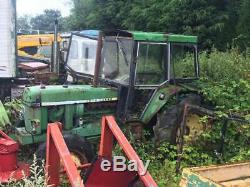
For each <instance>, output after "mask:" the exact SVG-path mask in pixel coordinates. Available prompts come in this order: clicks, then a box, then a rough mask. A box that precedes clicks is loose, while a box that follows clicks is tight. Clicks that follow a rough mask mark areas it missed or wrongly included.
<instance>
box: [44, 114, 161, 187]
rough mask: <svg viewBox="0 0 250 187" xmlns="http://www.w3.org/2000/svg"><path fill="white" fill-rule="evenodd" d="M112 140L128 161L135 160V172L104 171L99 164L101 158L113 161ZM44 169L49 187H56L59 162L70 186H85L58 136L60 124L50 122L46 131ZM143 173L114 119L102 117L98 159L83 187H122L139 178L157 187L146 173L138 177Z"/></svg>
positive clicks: (141, 166) (139, 161)
mask: <svg viewBox="0 0 250 187" xmlns="http://www.w3.org/2000/svg"><path fill="white" fill-rule="evenodd" d="M113 138H116V140H117V142H118V144H119V145H120V146H121V148H122V150H123V151H124V153H125V155H126V156H127V157H128V159H129V160H133V161H136V162H137V164H138V171H137V172H131V171H123V172H115V171H108V172H104V171H102V170H101V168H100V165H101V161H102V160H103V159H108V160H112V149H113ZM46 151H47V152H46V170H47V174H48V185H53V186H59V174H60V171H59V170H60V160H61V162H62V163H63V166H64V169H65V171H66V174H67V176H68V178H69V181H70V183H71V186H73V187H74V186H77V187H79V186H80V187H84V184H83V182H82V180H81V177H80V175H79V172H78V171H77V167H76V166H75V164H74V162H73V161H72V159H71V156H70V152H69V150H68V148H67V146H66V143H65V141H64V139H63V136H62V134H61V124H60V123H52V124H49V125H48V130H47V150H46ZM143 171H145V168H144V165H143V163H142V162H141V160H140V158H139V156H138V155H137V154H136V152H135V150H134V149H133V148H132V146H131V145H130V143H129V142H128V140H127V139H126V137H125V136H124V134H123V133H122V131H121V130H120V128H119V126H118V125H117V123H116V122H115V119H114V117H113V116H104V117H103V118H102V130H101V142H100V149H99V157H98V159H97V160H96V161H95V162H94V163H93V164H92V165H91V166H90V168H89V172H88V173H89V174H88V177H87V179H86V182H85V186H86V187H100V186H102V187H123V186H124V187H125V186H128V184H130V182H131V181H133V180H137V179H140V181H141V182H142V183H143V184H144V185H145V186H146V187H156V186H157V184H156V183H155V181H154V180H153V178H152V177H151V175H150V174H149V172H146V174H145V175H143V176H142V175H140V173H141V172H143Z"/></svg>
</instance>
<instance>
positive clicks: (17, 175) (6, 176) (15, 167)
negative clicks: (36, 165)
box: [0, 131, 29, 183]
mask: <svg viewBox="0 0 250 187" xmlns="http://www.w3.org/2000/svg"><path fill="white" fill-rule="evenodd" d="M18 148H19V146H18V143H17V142H15V141H14V140H12V139H11V138H10V137H8V136H7V135H6V134H5V133H4V132H2V131H0V183H8V182H9V181H10V180H20V179H22V178H23V177H24V175H25V176H28V175H29V165H28V164H24V163H18V162H17V151H18Z"/></svg>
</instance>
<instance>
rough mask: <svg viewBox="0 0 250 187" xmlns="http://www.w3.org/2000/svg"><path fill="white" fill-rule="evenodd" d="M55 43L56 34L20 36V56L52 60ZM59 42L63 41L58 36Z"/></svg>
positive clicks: (18, 47) (18, 46) (18, 38)
mask: <svg viewBox="0 0 250 187" xmlns="http://www.w3.org/2000/svg"><path fill="white" fill-rule="evenodd" d="M53 41H54V34H34V35H33V34H32V35H18V36H17V49H18V55H19V56H28V57H29V56H30V57H36V58H50V56H51V46H52V42H53ZM58 41H59V42H60V41H61V37H60V36H58Z"/></svg>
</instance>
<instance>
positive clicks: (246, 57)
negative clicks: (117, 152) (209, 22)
mask: <svg viewBox="0 0 250 187" xmlns="http://www.w3.org/2000/svg"><path fill="white" fill-rule="evenodd" d="M191 59H192V58H191V57H187V58H186V59H184V61H183V62H182V65H183V66H182V69H186V67H190V66H191V64H192V63H193V61H192V60H191ZM200 64H201V80H200V85H202V93H203V95H204V96H205V98H206V99H207V101H209V102H211V103H212V104H213V105H214V106H216V108H215V109H216V111H217V115H218V119H217V120H215V121H214V123H213V125H212V126H211V128H207V129H206V130H205V131H204V132H203V133H202V134H201V135H200V136H199V137H198V138H197V139H196V141H195V142H191V143H190V142H189V143H187V142H186V144H185V146H184V153H183V156H182V163H181V168H183V167H191V166H205V165H210V164H217V163H229V162H236V161H246V160H248V159H249V157H250V150H249V144H250V125H249V124H244V123H239V122H232V121H228V124H227V125H228V128H227V133H226V138H225V144H224V151H223V154H220V153H219V151H220V145H221V130H222V126H223V123H224V122H225V121H224V118H223V117H224V116H227V115H230V114H232V113H234V114H237V116H238V117H242V118H243V119H246V120H248V121H249V117H250V53H249V51H246V52H245V53H244V54H243V53H240V52H239V50H237V49H232V50H228V51H226V52H219V51H217V50H216V49H213V50H212V51H211V52H210V53H207V52H201V54H200ZM134 146H135V148H136V150H137V152H138V154H139V155H140V157H141V158H142V160H151V164H150V166H149V170H150V172H151V174H152V175H153V178H154V179H155V180H156V181H157V183H158V184H159V186H171V187H172V186H173V187H174V186H178V183H179V179H180V175H179V174H176V173H175V167H176V157H177V151H176V149H177V148H176V146H173V145H169V144H167V143H165V144H163V145H160V146H155V145H154V143H152V141H147V142H143V143H140V144H138V143H135V144H134Z"/></svg>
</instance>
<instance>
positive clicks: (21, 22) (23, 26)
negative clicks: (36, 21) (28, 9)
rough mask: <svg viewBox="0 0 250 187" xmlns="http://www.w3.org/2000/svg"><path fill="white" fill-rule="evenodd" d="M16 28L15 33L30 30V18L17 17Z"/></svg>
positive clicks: (26, 16)
mask: <svg viewBox="0 0 250 187" xmlns="http://www.w3.org/2000/svg"><path fill="white" fill-rule="evenodd" d="M16 28H17V31H19V30H29V29H31V25H30V17H29V16H28V15H24V16H21V17H18V18H17V25H16Z"/></svg>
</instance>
